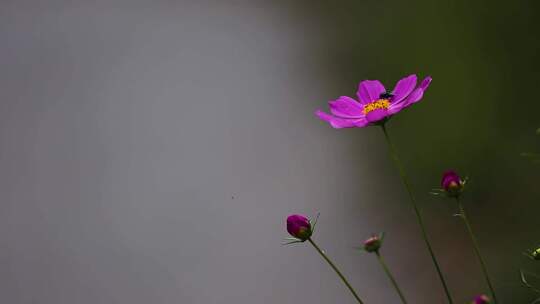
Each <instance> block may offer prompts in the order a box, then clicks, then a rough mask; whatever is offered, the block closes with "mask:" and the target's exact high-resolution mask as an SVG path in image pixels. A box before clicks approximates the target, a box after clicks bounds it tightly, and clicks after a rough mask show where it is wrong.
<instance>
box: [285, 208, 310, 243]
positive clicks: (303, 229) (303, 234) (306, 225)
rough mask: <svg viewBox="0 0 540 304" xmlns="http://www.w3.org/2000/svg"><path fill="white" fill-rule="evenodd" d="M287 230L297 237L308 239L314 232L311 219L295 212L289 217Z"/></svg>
mask: <svg viewBox="0 0 540 304" xmlns="http://www.w3.org/2000/svg"><path fill="white" fill-rule="evenodd" d="M287 231H288V232H289V234H290V235H292V236H294V237H295V238H297V239H299V240H301V241H306V240H307V239H309V238H310V237H311V233H312V232H313V231H312V229H311V223H310V221H309V219H308V218H307V217H305V216H303V215H300V214H293V215H289V216H288V217H287Z"/></svg>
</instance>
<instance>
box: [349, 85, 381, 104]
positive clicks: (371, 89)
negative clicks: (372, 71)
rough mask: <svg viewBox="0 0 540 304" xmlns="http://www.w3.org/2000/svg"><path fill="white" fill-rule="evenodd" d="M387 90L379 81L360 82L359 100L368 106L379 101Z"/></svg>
mask: <svg viewBox="0 0 540 304" xmlns="http://www.w3.org/2000/svg"><path fill="white" fill-rule="evenodd" d="M385 91H386V89H385V88H384V86H383V85H382V83H381V82H380V81H378V80H364V81H362V82H360V85H359V86H358V92H356V94H357V95H358V99H360V103H362V104H366V103H370V102H372V101H375V100H377V99H379V96H380V95H381V94H382V93H384V92H385Z"/></svg>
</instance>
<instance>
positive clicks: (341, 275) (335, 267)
mask: <svg viewBox="0 0 540 304" xmlns="http://www.w3.org/2000/svg"><path fill="white" fill-rule="evenodd" d="M307 240H308V242H309V243H310V244H311V245H313V248H315V250H317V252H318V253H319V254H320V255H321V256H322V257H323V259H324V260H325V261H326V262H327V263H328V265H330V267H332V269H334V271H335V272H336V274H337V275H338V276H339V278H340V279H341V280H342V281H343V283H344V284H345V286H347V288H348V289H349V290H350V291H351V293H352V295H353V297H354V298H355V299H356V301H357V302H358V303H359V304H363V303H364V302H362V300H361V299H360V297H359V296H358V294H357V293H356V291H355V290H354V288H353V287H352V286H351V284H350V283H349V281H347V279H346V278H345V276H344V275H343V274H342V273H341V271H339V269H338V268H337V266H336V265H335V264H334V263H333V262H332V260H330V258H329V257H328V256H327V255H326V253H324V251H323V250H322V249H321V248H320V247H319V246H318V245H317V244H316V243H315V242H314V241H313V240H312V239H311V238H308V239H307Z"/></svg>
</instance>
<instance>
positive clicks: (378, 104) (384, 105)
mask: <svg viewBox="0 0 540 304" xmlns="http://www.w3.org/2000/svg"><path fill="white" fill-rule="evenodd" d="M389 106H390V101H389V100H388V99H379V100H375V101H373V102H370V103H368V104H366V105H365V106H364V111H363V112H364V115H366V114H367V113H369V112H371V111H373V110H377V109H384V110H386V109H388V107H389Z"/></svg>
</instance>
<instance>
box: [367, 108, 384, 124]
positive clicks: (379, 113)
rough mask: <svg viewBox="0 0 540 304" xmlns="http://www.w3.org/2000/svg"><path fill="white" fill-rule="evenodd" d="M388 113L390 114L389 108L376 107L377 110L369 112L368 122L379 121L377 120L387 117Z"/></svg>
mask: <svg viewBox="0 0 540 304" xmlns="http://www.w3.org/2000/svg"><path fill="white" fill-rule="evenodd" d="M388 115H389V114H388V111H387V110H384V109H376V110H373V111H371V112H369V113H367V115H366V120H367V121H368V122H377V121H380V120H381V119H384V118H386V117H387V116H388Z"/></svg>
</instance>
